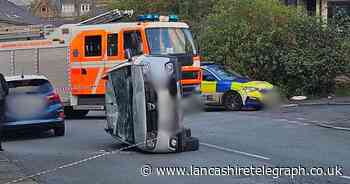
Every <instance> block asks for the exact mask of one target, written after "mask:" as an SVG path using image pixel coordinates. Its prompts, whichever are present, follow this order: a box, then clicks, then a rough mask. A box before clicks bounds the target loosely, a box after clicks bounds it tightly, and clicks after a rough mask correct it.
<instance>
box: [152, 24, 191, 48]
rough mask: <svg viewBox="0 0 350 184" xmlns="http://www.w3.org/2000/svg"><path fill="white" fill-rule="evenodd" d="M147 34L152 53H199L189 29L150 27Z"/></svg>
mask: <svg viewBox="0 0 350 184" xmlns="http://www.w3.org/2000/svg"><path fill="white" fill-rule="evenodd" d="M146 35H147V39H148V45H149V47H150V51H151V54H157V55H167V54H191V55H192V54H197V51H196V49H195V46H194V42H193V39H192V35H191V32H190V31H189V30H188V29H183V28H149V29H147V30H146Z"/></svg>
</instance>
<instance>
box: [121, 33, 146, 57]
mask: <svg viewBox="0 0 350 184" xmlns="http://www.w3.org/2000/svg"><path fill="white" fill-rule="evenodd" d="M124 49H130V50H131V53H132V55H133V56H137V55H142V54H143V43H142V38H141V33H140V32H139V31H128V32H125V33H124Z"/></svg>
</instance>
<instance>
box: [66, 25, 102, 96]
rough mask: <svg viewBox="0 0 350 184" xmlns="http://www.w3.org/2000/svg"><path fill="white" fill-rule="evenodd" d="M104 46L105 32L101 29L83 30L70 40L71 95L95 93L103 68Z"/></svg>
mask: <svg viewBox="0 0 350 184" xmlns="http://www.w3.org/2000/svg"><path fill="white" fill-rule="evenodd" d="M106 46H107V38H106V32H105V31H103V30H89V31H83V32H81V33H79V34H78V35H77V36H76V37H75V38H74V39H73V40H72V42H71V45H70V67H71V72H70V79H71V86H72V93H73V95H96V94H97V89H98V87H99V85H100V82H101V77H102V75H103V73H104V70H105V68H104V67H103V66H104V65H103V62H104V60H105V56H106V51H107V49H106ZM101 66H102V67H101ZM103 92H104V91H103Z"/></svg>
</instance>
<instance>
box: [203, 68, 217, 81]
mask: <svg viewBox="0 0 350 184" xmlns="http://www.w3.org/2000/svg"><path fill="white" fill-rule="evenodd" d="M203 80H204V81H216V78H215V76H214V75H213V74H212V73H210V72H209V71H208V70H203Z"/></svg>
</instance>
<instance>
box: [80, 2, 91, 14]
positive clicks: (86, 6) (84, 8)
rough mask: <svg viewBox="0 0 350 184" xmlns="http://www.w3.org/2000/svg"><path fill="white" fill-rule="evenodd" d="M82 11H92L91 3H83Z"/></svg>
mask: <svg viewBox="0 0 350 184" xmlns="http://www.w3.org/2000/svg"><path fill="white" fill-rule="evenodd" d="M80 11H81V12H83V13H84V12H89V11H90V4H81V5H80Z"/></svg>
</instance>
